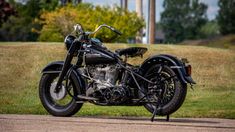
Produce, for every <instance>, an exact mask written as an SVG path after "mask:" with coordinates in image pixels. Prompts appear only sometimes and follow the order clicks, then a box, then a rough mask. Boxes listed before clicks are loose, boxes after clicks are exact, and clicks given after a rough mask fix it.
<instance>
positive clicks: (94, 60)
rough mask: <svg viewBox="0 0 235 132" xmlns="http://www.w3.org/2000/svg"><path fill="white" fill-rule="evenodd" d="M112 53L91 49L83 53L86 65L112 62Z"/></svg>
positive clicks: (113, 60)
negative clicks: (89, 51)
mask: <svg viewBox="0 0 235 132" xmlns="http://www.w3.org/2000/svg"><path fill="white" fill-rule="evenodd" d="M115 62H116V61H115V58H114V57H113V56H112V53H110V52H108V51H105V50H96V49H92V50H91V53H87V54H86V55H85V63H86V65H97V64H112V63H115Z"/></svg>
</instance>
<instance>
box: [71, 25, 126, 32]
mask: <svg viewBox="0 0 235 132" xmlns="http://www.w3.org/2000/svg"><path fill="white" fill-rule="evenodd" d="M103 27H106V28H108V29H110V30H112V31H113V32H115V33H116V34H118V35H122V33H121V32H120V31H118V30H117V29H115V28H114V27H112V26H109V25H106V24H102V25H100V26H99V27H98V28H96V29H95V31H93V32H83V28H82V26H81V25H80V24H76V25H75V26H74V31H75V32H77V33H78V34H82V33H85V35H91V34H95V33H96V32H98V31H99V30H100V29H101V28H103Z"/></svg>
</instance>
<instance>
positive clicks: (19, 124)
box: [0, 114, 235, 132]
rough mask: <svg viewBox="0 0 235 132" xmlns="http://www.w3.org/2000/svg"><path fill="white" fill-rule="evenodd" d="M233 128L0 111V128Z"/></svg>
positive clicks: (196, 121)
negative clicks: (2, 112)
mask: <svg viewBox="0 0 235 132" xmlns="http://www.w3.org/2000/svg"><path fill="white" fill-rule="evenodd" d="M15 131H17V132H18V131H36V132H37V131H38V132H75V131H76V132H116V131H118V132H161V131H164V132H201V131H206V132H223V131H224V132H235V120H230V119H214V118H173V119H170V121H169V122H166V121H165V120H163V119H157V120H155V121H154V122H151V121H150V120H149V119H148V118H137V117H125V118H124V117H121V118H107V117H103V118H102V117H97V118H93V117H53V116H50V115H3V114H2V115H0V132H15Z"/></svg>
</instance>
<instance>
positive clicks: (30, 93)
mask: <svg viewBox="0 0 235 132" xmlns="http://www.w3.org/2000/svg"><path fill="white" fill-rule="evenodd" d="M128 46H136V45H125V44H107V47H109V48H110V49H112V50H114V49H117V48H125V47H128ZM137 46H145V47H147V48H148V49H149V51H148V52H147V53H146V54H145V55H144V58H142V59H141V58H132V59H130V60H129V62H130V63H132V64H141V62H143V60H144V59H146V58H147V57H149V56H151V55H154V54H161V53H165V54H172V55H175V56H178V57H187V58H188V59H189V61H190V63H191V64H192V67H193V78H194V79H195V81H196V82H197V85H195V86H194V90H191V89H190V88H188V94H187V97H186V100H185V102H184V104H183V106H182V107H181V108H180V109H179V110H178V111H177V112H175V113H174V114H173V117H218V118H235V101H234V100H235V68H234V67H235V51H234V50H233V49H218V48H210V47H203V46H185V45H151V46H149V45H137ZM65 53H66V51H65V49H64V47H63V44H61V43H33V42H31V43H0V114H6V113H7V114H8V113H12V114H13V113H14V114H15V113H18V114H48V113H47V112H46V111H45V109H44V108H43V107H42V105H41V103H40V101H39V97H38V82H39V79H40V76H41V74H40V71H41V69H42V68H43V67H44V66H45V65H46V64H48V63H49V62H51V61H56V60H63V59H64V57H65ZM77 115H78V116H150V115H151V114H150V113H149V112H148V111H147V110H145V108H144V107H141V106H138V107H136V106H118V107H117V106H112V107H110V106H108V107H106V106H95V105H92V104H85V105H84V106H83V108H82V109H81V111H79V112H78V113H77Z"/></svg>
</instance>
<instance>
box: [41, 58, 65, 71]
mask: <svg viewBox="0 0 235 132" xmlns="http://www.w3.org/2000/svg"><path fill="white" fill-rule="evenodd" d="M63 65H64V61H55V62H51V63H49V64H48V65H47V66H45V67H44V68H43V69H42V72H41V73H43V74H44V73H60V72H61V70H62V67H63Z"/></svg>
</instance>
